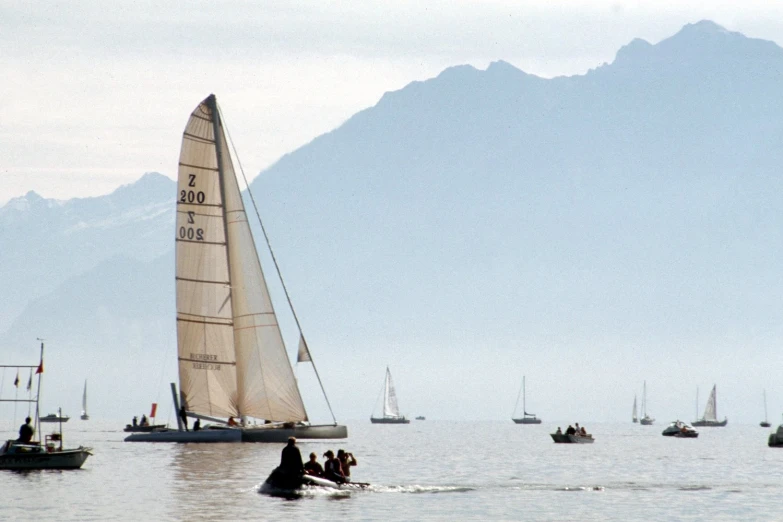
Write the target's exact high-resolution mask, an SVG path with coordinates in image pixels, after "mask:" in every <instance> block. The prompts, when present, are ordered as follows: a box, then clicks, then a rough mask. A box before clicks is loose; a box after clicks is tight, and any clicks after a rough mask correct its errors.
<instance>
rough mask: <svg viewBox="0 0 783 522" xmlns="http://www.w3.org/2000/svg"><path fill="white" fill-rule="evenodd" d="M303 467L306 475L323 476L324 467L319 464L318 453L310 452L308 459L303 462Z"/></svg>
mask: <svg viewBox="0 0 783 522" xmlns="http://www.w3.org/2000/svg"><path fill="white" fill-rule="evenodd" d="M304 469H305V473H307V474H308V475H312V476H314V477H323V476H324V468H323V466H321V463H320V462H318V455H316V454H315V453H310V460H308V461H307V462H305V465H304Z"/></svg>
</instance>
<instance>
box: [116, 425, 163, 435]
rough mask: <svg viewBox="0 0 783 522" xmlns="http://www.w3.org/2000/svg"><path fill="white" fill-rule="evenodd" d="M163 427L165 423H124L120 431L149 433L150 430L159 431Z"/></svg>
mask: <svg viewBox="0 0 783 522" xmlns="http://www.w3.org/2000/svg"><path fill="white" fill-rule="evenodd" d="M165 429H166V425H165V424H153V425H151V426H133V425H131V424H126V425H125V428H124V429H123V430H122V431H125V432H128V433H149V432H151V431H161V430H165Z"/></svg>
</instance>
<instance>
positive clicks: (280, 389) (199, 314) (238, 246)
mask: <svg viewBox="0 0 783 522" xmlns="http://www.w3.org/2000/svg"><path fill="white" fill-rule="evenodd" d="M248 192H249V188H248ZM251 199H252V194H251ZM176 207H177V214H176V230H175V245H176V247H175V251H176V261H175V285H176V308H177V309H176V317H177V347H178V352H177V353H178V362H179V385H180V389H179V392H177V389H176V384H175V383H172V385H171V386H172V399H173V402H174V407H175V411H177V412H178V415H177V424H178V427H179V428H178V429H176V430H175V429H161V430H153V431H152V432H149V433H133V434H131V435H129V436H128V437H127V438H126V439H125V440H126V441H130V442H239V441H242V442H284V441H286V440H287V439H288V437H291V436H294V437H297V438H302V439H314V438H315V439H322V438H328V439H344V438H346V437H347V436H348V430H347V428H346V427H345V426H341V425H338V424H337V421H336V420H335V418H334V413H332V420H333V421H334V423H333V424H323V425H312V424H310V421H309V418H308V415H307V411H306V410H305V405H304V401H303V399H302V395H301V393H300V390H299V386H298V384H297V380H296V378H295V376H294V371H293V368H292V366H291V361H290V360H289V357H288V353H287V351H286V346H285V343H284V342H283V335H282V332H281V330H280V325H279V323H278V319H277V314H276V313H275V309H274V307H273V304H272V298H271V296H270V292H269V288H268V287H267V281H266V279H265V277H264V273H263V270H262V267H261V261H260V259H259V256H258V252H257V250H256V245H255V241H254V239H253V233H252V231H251V229H250V223H249V220H248V216H247V212H246V211H245V205H244V202H243V200H242V194H241V192H240V189H239V182H238V180H237V175H236V171H235V170H234V164H233V161H232V158H231V151H230V149H229V142H228V140H227V139H226V131H225V127H224V122H223V118H222V115H221V113H220V110H219V107H218V104H217V100H216V98H215V96H214V95H210V96H208V97H207V98H206V99H204V100H203V101H202V102H201V103H200V104H199V105H198V106H197V107H196V108H195V109H194V110H193V112H192V113H191V114H190V118H189V119H188V122H187V124H186V126H185V130H184V132H183V135H182V145H181V148H180V156H179V172H178V182H177V200H176ZM259 221H260V218H259ZM261 229H262V231H263V232H264V236H265V237H266V231H265V229H264V226H263V223H261ZM267 248H268V250H269V252H270V254H272V255H271V256H270V257H271V258H272V261H273V263H274V266H275V269H276V271H277V275H278V279H279V281H280V283H281V286H282V289H283V291H284V293H285V296H286V299H287V303H288V307H289V310H290V311H291V313H292V315H293V318H294V320H295V323H296V326H297V328H298V330H299V339H300V343H299V346H300V360H301V350H302V347H304V350H305V355H306V357H307V360H308V361H309V362H310V363H311V364H313V369H314V370H315V365H314V363H313V358H312V354H311V352H310V350H309V347H308V346H307V343H306V342H305V338H304V335H303V334H302V328H301V325H300V321H299V319H298V317H297V315H296V313H295V312H294V309H293V306H292V301H291V298H290V296H289V295H288V290H287V289H286V286H285V283H284V282H283V279H282V277H280V269H279V267H278V265H277V261H276V260H275V257H274V254H273V253H272V251H271V247H270V246H269V241H268V238H267ZM315 374H316V376H318V371H317V370H315ZM318 382H319V384H321V380H320V377H318ZM321 391H322V392H323V393H324V398H325V399H326V404H327V406H329V410H330V412H331V406H330V405H329V400H328V398H326V393H325V391H324V388H323V385H322V384H321ZM188 418H196V419H200V421H209V422H211V423H213V424H212V425H207V426H205V427H204V428H202V429H199V430H190V431H188V427H187V420H188ZM235 419H239V422H237V421H236V420H235ZM200 421H199V422H200ZM256 421H258V422H256Z"/></svg>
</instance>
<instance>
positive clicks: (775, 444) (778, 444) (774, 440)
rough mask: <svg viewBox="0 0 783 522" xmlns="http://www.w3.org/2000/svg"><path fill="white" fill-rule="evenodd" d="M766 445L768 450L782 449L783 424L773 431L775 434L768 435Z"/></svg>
mask: <svg viewBox="0 0 783 522" xmlns="http://www.w3.org/2000/svg"><path fill="white" fill-rule="evenodd" d="M767 445H768V446H769V447H770V448H783V424H781V425H780V426H778V429H777V430H776V431H775V433H770V434H769V439H768V440H767Z"/></svg>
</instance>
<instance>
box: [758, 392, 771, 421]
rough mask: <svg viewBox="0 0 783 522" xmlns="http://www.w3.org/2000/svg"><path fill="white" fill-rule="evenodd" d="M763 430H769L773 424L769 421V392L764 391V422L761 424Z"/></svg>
mask: <svg viewBox="0 0 783 522" xmlns="http://www.w3.org/2000/svg"><path fill="white" fill-rule="evenodd" d="M759 426H761V427H762V428H769V427H770V426H771V424H770V423H769V421H768V420H767V390H764V420H763V421H761V422H759Z"/></svg>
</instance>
